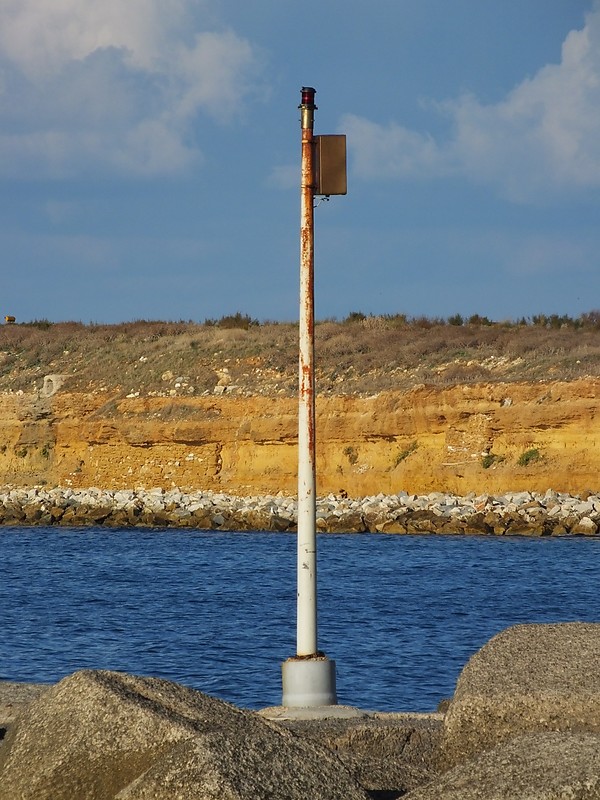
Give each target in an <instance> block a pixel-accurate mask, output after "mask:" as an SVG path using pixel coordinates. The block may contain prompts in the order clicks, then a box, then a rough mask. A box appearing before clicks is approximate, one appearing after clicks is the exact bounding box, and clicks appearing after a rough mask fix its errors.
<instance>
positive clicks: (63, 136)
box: [0, 0, 260, 176]
mask: <svg viewBox="0 0 600 800" xmlns="http://www.w3.org/2000/svg"><path fill="white" fill-rule="evenodd" d="M203 5H204V4H203V3H202V1H201V0H200V2H198V0H127V2H124V1H123V0H102V2H98V0H2V3H0V122H1V123H2V134H0V161H1V162H2V164H3V165H4V167H0V169H1V170H3V171H4V174H12V175H14V176H23V175H40V174H41V175H54V176H60V175H70V174H77V173H80V172H81V171H98V170H105V169H106V168H108V169H111V170H118V171H126V172H131V173H135V174H149V175H154V174H171V173H174V172H178V171H182V170H184V169H185V168H187V167H189V166H190V165H191V164H193V163H194V162H197V161H198V159H199V150H198V146H197V144H196V142H194V140H193V136H192V123H193V122H194V121H195V120H196V119H197V117H198V115H200V114H205V115H208V116H209V117H211V118H213V119H215V120H216V121H218V122H220V123H225V122H228V121H230V120H232V119H233V118H234V117H235V115H236V114H237V113H238V108H239V107H240V105H241V102H242V99H243V96H244V95H245V94H247V93H248V91H249V87H250V85H251V83H252V82H253V81H254V79H255V78H256V76H257V75H258V74H259V69H260V65H259V58H258V54H257V53H256V52H255V50H254V48H253V46H252V45H251V43H250V42H248V41H247V40H245V39H243V38H241V37H239V36H238V35H237V34H236V33H235V32H233V31H231V30H219V31H214V30H203V29H202V25H201V21H199V19H198V17H199V15H200V12H201V11H202V8H203Z"/></svg>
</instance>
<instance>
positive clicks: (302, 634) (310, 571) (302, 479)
mask: <svg viewBox="0 0 600 800" xmlns="http://www.w3.org/2000/svg"><path fill="white" fill-rule="evenodd" d="M299 108H300V112H301V118H300V119H301V127H302V162H301V187H300V342H299V345H300V356H299V408H298V605H297V612H298V616H297V655H298V656H311V655H315V654H316V653H317V536H316V478H315V474H316V469H315V366H314V196H315V174H314V173H315V168H314V161H315V152H314V139H313V125H314V112H315V109H316V106H315V90H314V89H313V88H311V87H304V88H303V89H302V102H301V104H300V106H299Z"/></svg>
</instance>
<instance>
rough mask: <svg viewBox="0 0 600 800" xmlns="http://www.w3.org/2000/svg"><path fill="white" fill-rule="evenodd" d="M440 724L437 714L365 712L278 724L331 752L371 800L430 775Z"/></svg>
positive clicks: (395, 793) (398, 792) (399, 793)
mask: <svg viewBox="0 0 600 800" xmlns="http://www.w3.org/2000/svg"><path fill="white" fill-rule="evenodd" d="M263 713H264V712H263ZM442 722H443V715H442V714H407V713H392V714H385V713H369V714H366V713H365V714H364V716H358V717H354V718H349V719H344V718H336V717H332V718H329V719H322V718H317V719H312V720H311V719H288V720H284V721H282V722H280V723H279V724H280V725H283V726H285V727H287V728H288V729H289V730H291V731H293V732H294V733H296V734H297V735H299V736H303V737H307V738H310V739H313V740H315V741H317V742H319V743H320V744H322V745H325V746H326V747H327V748H328V749H329V750H333V751H334V752H335V753H337V755H338V756H339V758H340V759H341V760H342V761H343V762H344V764H345V765H346V766H347V767H348V769H350V771H351V772H352V773H353V775H354V776H355V777H356V779H357V780H358V782H359V783H360V785H361V786H363V787H364V788H365V789H367V790H368V791H369V792H371V793H372V796H373V797H377V798H393V797H402V796H404V794H406V792H408V791H409V790H411V789H414V788H415V787H417V786H421V785H422V784H424V783H427V782H428V781H430V780H432V778H433V777H434V776H435V774H436V770H435V764H436V762H437V756H438V748H439V743H440V738H441V733H442Z"/></svg>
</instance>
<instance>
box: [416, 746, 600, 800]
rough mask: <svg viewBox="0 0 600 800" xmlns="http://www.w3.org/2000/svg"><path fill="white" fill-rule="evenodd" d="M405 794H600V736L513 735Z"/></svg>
mask: <svg viewBox="0 0 600 800" xmlns="http://www.w3.org/2000/svg"><path fill="white" fill-rule="evenodd" d="M404 800H600V736H597V735H595V734H593V733H529V734H525V735H524V736H517V737H515V738H514V739H511V740H510V741H508V742H503V743H502V744H499V745H498V746H497V747H495V748H493V749H492V750H488V751H486V752H484V753H482V754H481V755H480V756H478V757H477V758H474V759H473V760H471V761H467V762H465V763H462V764H459V765H458V766H456V767H454V769H451V770H450V771H449V772H446V773H445V774H444V775H442V776H440V777H438V778H437V779H435V780H433V781H432V782H431V783H428V784H427V785H426V786H422V787H420V788H418V789H415V790H414V791H412V792H409V793H408V794H407V795H405V796H404Z"/></svg>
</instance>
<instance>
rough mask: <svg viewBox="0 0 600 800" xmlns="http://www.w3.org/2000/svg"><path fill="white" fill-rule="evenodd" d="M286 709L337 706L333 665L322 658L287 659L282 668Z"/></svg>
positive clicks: (283, 704) (283, 699)
mask: <svg viewBox="0 0 600 800" xmlns="http://www.w3.org/2000/svg"><path fill="white" fill-rule="evenodd" d="M281 677H282V683H283V698H282V701H281V705H282V706H284V707H286V708H312V707H315V706H331V705H336V704H337V694H336V687H335V661H330V660H329V659H328V658H326V657H325V656H315V657H314V658H288V660H287V661H284V663H283V664H282V665H281Z"/></svg>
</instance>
